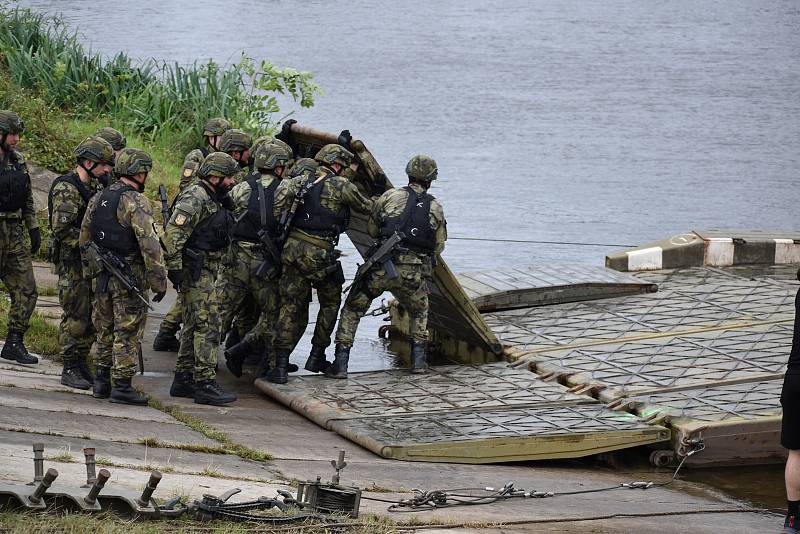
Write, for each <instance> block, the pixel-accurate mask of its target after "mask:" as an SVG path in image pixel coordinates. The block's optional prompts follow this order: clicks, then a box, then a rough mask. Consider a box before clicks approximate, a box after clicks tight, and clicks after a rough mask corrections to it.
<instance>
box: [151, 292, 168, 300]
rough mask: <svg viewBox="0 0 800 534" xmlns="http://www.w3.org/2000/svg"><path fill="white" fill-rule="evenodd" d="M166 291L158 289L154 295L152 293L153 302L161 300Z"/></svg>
mask: <svg viewBox="0 0 800 534" xmlns="http://www.w3.org/2000/svg"><path fill="white" fill-rule="evenodd" d="M166 294H167V292H166V291H159V292H158V293H156V294H155V295H153V302H161V301H162V300H163V299H164V295H166Z"/></svg>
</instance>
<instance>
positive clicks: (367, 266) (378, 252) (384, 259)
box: [344, 230, 406, 293]
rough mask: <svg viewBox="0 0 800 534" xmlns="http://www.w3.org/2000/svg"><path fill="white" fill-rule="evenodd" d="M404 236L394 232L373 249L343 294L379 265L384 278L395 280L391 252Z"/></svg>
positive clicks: (401, 233) (396, 247)
mask: <svg viewBox="0 0 800 534" xmlns="http://www.w3.org/2000/svg"><path fill="white" fill-rule="evenodd" d="M405 237H406V235H405V234H404V233H403V232H398V231H397V230H395V231H394V233H393V234H392V235H390V236H389V238H388V239H386V240H385V241H384V242H383V243H381V244H380V245H379V246H377V248H375V247H373V248H374V252H372V254H370V255H369V257H368V258H367V259H366V260H364V263H363V264H361V265H359V266H358V270H357V271H356V275H355V277H353V282H352V283H351V284H350V285H349V286H347V287H346V288H344V292H345V293H347V292H348V291H350V289H351V288H352V287H354V286H357V285H358V284H360V283H361V282H362V281H363V280H364V278H365V277H366V276H367V273H368V272H369V271H370V270H371V269H372V268H373V267H374V266H376V265H381V267H383V269H384V270H385V271H386V276H387V277H388V278H389V279H394V278H397V269H396V268H395V266H394V262H393V261H392V252H394V251H395V250H397V249H398V248H399V246H398V245H399V244H400V243H401V242H402V241H403V239H405Z"/></svg>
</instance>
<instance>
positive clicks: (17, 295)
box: [0, 219, 39, 333]
mask: <svg viewBox="0 0 800 534" xmlns="http://www.w3.org/2000/svg"><path fill="white" fill-rule="evenodd" d="M0 280H2V281H3V283H4V284H5V286H6V290H7V291H8V294H9V297H10V298H11V308H10V310H9V312H8V329H9V330H15V331H17V332H21V333H25V332H26V331H27V330H28V321H29V320H30V318H31V314H32V313H33V309H34V308H35V307H36V299H37V298H38V297H39V294H38V293H37V291H36V279H34V277H33V265H32V264H31V252H30V249H29V248H28V245H27V244H26V243H25V228H24V225H23V224H22V221H21V220H20V219H0Z"/></svg>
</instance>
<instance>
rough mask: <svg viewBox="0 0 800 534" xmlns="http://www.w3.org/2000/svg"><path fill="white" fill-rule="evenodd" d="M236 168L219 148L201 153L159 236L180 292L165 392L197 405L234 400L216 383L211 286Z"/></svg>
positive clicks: (225, 230) (226, 232) (222, 248)
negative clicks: (179, 326) (179, 318)
mask: <svg viewBox="0 0 800 534" xmlns="http://www.w3.org/2000/svg"><path fill="white" fill-rule="evenodd" d="M237 172H239V166H238V165H237V163H236V161H235V160H234V159H233V158H232V157H230V156H229V155H227V154H225V153H224V152H215V153H213V154H210V155H209V156H208V157H206V159H205V160H203V164H202V165H200V168H199V169H198V171H197V177H198V181H197V183H195V184H193V185H191V186H189V187H188V188H187V189H186V190H185V191H184V192H183V193H181V194H180V195H179V196H178V199H177V200H176V201H175V206H174V208H173V210H172V216H171V218H170V220H169V224H168V225H167V230H166V232H165V234H164V242H165V245H166V249H167V255H166V263H167V269H168V271H167V276H168V277H169V279H170V281H171V282H172V285H173V286H175V288H176V289H177V290H178V291H179V292H180V293H182V295H181V298H182V300H183V321H184V326H183V334H182V335H181V346H180V350H179V351H178V361H177V364H176V366H175V378H174V380H173V382H172V387H171V388H170V395H172V396H173V397H190V398H192V397H193V398H194V401H195V402H196V403H198V404H213V405H222V404H228V403H230V402H233V401H235V400H236V397H235V396H233V395H231V394H230V393H228V392H226V391H225V390H223V389H222V388H221V387H220V386H219V384H217V381H216V370H215V366H216V364H217V351H218V350H219V322H218V319H219V310H218V306H217V301H216V295H215V291H214V284H215V281H216V278H217V271H218V267H219V263H220V261H221V259H222V256H223V254H224V253H225V251H226V250H227V248H228V244H229V241H230V240H229V237H228V235H229V232H230V223H231V220H230V213H229V212H228V210H226V209H224V208H223V207H222V206H221V204H220V202H221V199H222V197H223V196H225V195H226V194H227V192H228V191H229V190H230V188H231V187H232V186H233V181H234V176H236V173H237Z"/></svg>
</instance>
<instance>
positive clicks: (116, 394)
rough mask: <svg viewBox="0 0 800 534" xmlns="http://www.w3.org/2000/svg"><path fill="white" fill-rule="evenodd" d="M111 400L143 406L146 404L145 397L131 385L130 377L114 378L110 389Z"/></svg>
mask: <svg viewBox="0 0 800 534" xmlns="http://www.w3.org/2000/svg"><path fill="white" fill-rule="evenodd" d="M111 402H115V403H117V404H134V405H136V406H144V405H146V404H147V397H145V396H144V395H142V394H141V393H139V392H138V391H136V390H135V389H133V388H132V387H131V377H127V378H115V379H114V388H113V389H112V390H111Z"/></svg>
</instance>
